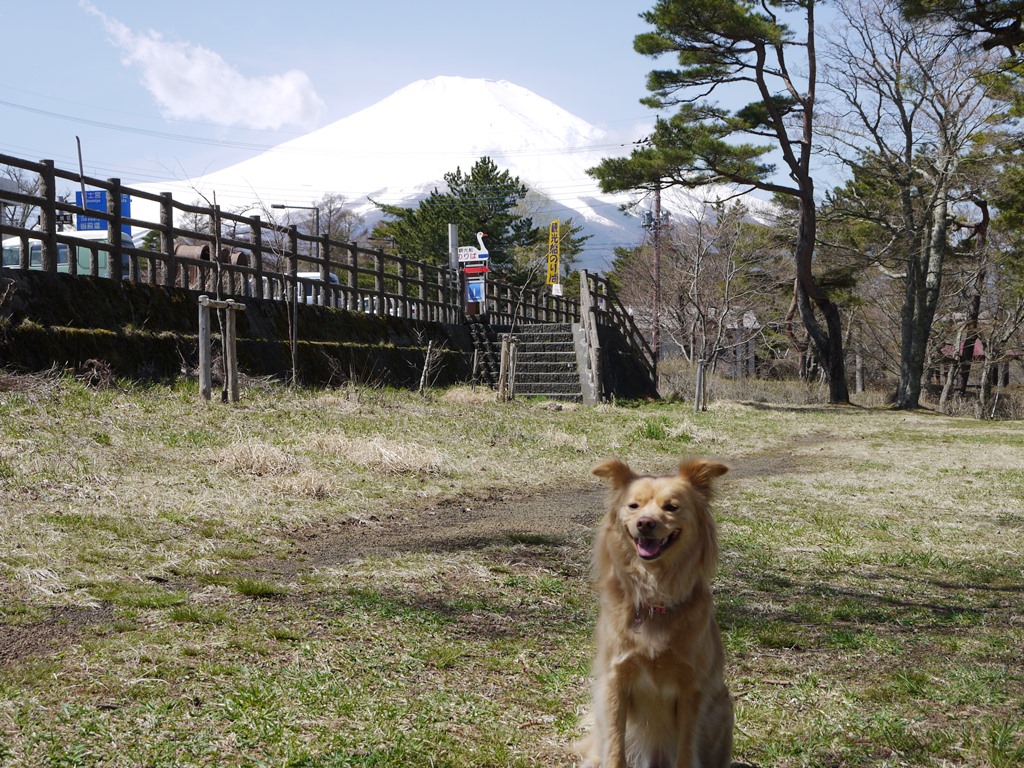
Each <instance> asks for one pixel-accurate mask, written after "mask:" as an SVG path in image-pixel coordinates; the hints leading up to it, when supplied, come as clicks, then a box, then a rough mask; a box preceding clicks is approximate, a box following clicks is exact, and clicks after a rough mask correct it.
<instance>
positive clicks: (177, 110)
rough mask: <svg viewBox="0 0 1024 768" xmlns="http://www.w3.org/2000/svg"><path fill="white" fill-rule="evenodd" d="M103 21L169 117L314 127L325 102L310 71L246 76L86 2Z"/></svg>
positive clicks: (230, 123) (188, 45)
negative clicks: (128, 23) (141, 30)
mask: <svg viewBox="0 0 1024 768" xmlns="http://www.w3.org/2000/svg"><path fill="white" fill-rule="evenodd" d="M80 5H81V6H82V8H84V9H85V10H86V11H88V12H89V13H91V14H93V15H94V16H97V17H98V18H99V19H100V20H101V21H102V23H103V27H104V29H106V31H107V34H108V35H110V40H111V42H112V43H113V44H114V45H115V46H117V47H118V48H119V49H120V50H121V52H122V61H123V63H124V64H125V65H126V66H130V67H133V68H138V70H139V77H140V80H141V82H142V84H143V85H144V86H145V87H146V89H147V90H148V91H149V92H150V93H151V94H152V95H153V98H154V99H156V101H157V103H158V104H159V105H160V110H161V112H162V113H163V114H164V116H165V117H168V118H174V119H182V120H203V121H208V122H212V123H215V124H217V125H225V126H244V127H247V128H261V129H277V128H281V127H283V126H286V125H296V126H301V127H306V128H308V127H312V126H314V125H315V124H316V122H317V118H318V117H319V114H320V111H321V109H323V106H324V103H323V101H322V100H321V99H320V97H319V96H318V95H317V94H316V90H315V89H314V88H313V84H312V83H311V82H310V80H309V77H308V76H307V75H306V73H305V72H301V71H299V70H294V69H292V70H288V71H287V72H283V73H281V74H276V75H269V76H265V77H246V76H245V75H243V74H242V73H241V72H239V71H238V70H237V69H235V68H234V67H232V66H231V65H230V64H228V63H227V62H226V61H224V59H223V58H222V57H221V56H220V54H218V53H217V52H216V51H211V50H209V49H207V48H203V47H202V46H198V45H193V44H191V43H187V42H168V41H166V40H164V39H163V37H162V36H161V35H160V33H159V32H155V31H153V30H148V31H146V32H136V31H134V30H132V29H130V28H128V27H127V26H125V25H124V24H122V23H121V22H119V21H117V20H116V19H111V18H109V17H107V16H105V15H104V14H103V13H102V12H100V11H99V10H98V9H97V8H96V7H95V6H94V5H92V4H91V3H89V2H87V0H81V2H80Z"/></svg>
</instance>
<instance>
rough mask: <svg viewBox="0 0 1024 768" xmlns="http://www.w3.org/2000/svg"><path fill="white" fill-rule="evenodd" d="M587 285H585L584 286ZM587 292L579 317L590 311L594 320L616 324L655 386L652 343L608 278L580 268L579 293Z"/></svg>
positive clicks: (656, 375)
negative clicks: (588, 307)
mask: <svg viewBox="0 0 1024 768" xmlns="http://www.w3.org/2000/svg"><path fill="white" fill-rule="evenodd" d="M584 286H586V287H584ZM583 296H587V299H586V301H587V302H588V303H589V305H590V312H588V313H584V312H583V311H582V308H581V311H580V315H581V317H582V316H583V315H584V314H591V313H592V314H593V316H594V318H595V320H596V322H597V323H603V324H605V325H610V326H612V327H614V328H617V329H618V330H619V332H620V333H621V334H622V336H623V337H624V338H625V340H626V343H627V344H629V345H630V347H632V348H633V350H634V351H635V352H636V353H637V359H638V360H639V361H640V363H641V364H642V365H643V367H644V369H645V371H646V372H647V374H648V376H649V377H650V380H651V383H652V384H653V385H654V386H655V388H657V382H658V360H657V357H656V356H655V354H654V351H653V350H652V349H651V345H650V344H649V343H648V342H647V339H646V338H645V337H644V335H643V333H641V331H640V329H639V328H638V327H637V324H636V321H635V320H634V318H633V315H632V313H630V312H629V310H628V309H627V308H626V306H625V305H624V304H623V303H622V301H621V300H620V299H619V297H618V294H617V293H616V292H615V289H614V288H613V287H612V284H611V281H609V280H608V279H606V278H604V277H601V276H600V275H594V274H589V273H588V272H587V271H586V270H580V297H581V299H582V298H583Z"/></svg>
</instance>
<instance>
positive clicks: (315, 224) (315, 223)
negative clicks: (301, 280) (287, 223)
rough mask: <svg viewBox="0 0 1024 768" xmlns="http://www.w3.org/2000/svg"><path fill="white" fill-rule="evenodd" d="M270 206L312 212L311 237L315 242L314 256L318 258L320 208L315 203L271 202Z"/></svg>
mask: <svg viewBox="0 0 1024 768" xmlns="http://www.w3.org/2000/svg"><path fill="white" fill-rule="evenodd" d="M270 207H271V208H278V209H281V208H292V209H296V210H300V211H312V212H313V239H314V242H315V243H316V258H317V259H319V258H320V209H319V208H318V207H317V206H315V205H285V204H284V203H273V204H272V205H271V206H270Z"/></svg>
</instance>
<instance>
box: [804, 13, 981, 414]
mask: <svg viewBox="0 0 1024 768" xmlns="http://www.w3.org/2000/svg"><path fill="white" fill-rule="evenodd" d="M839 10H840V14H841V16H842V19H843V26H842V29H840V30H839V31H838V32H837V33H836V34H834V35H831V36H830V37H829V43H828V44H827V45H826V46H824V47H823V50H822V56H823V59H824V60H827V61H828V62H829V63H830V64H831V66H830V67H829V75H828V77H827V78H826V81H827V82H828V84H829V85H830V86H831V90H832V92H833V94H835V96H836V98H835V100H834V102H833V107H834V111H833V113H832V115H830V119H829V120H828V126H827V127H822V128H820V129H819V135H822V134H826V135H828V136H829V137H830V138H831V140H832V146H831V151H832V153H833V156H834V157H836V158H837V159H839V161H840V162H842V163H843V164H845V165H846V166H847V167H848V168H849V169H850V170H852V172H853V175H854V181H853V182H852V183H851V184H849V185H848V186H847V187H846V188H844V189H843V190H842V193H841V194H838V195H834V196H833V197H832V200H831V205H830V209H831V213H832V214H833V215H837V214H845V215H847V216H849V217H852V218H855V219H859V220H861V221H863V222H867V223H869V224H871V225H872V226H873V227H874V228H875V232H876V233H878V234H880V235H881V236H882V238H883V242H881V243H879V244H878V245H877V247H875V249H874V251H873V253H872V254H871V258H872V259H873V261H874V262H875V264H876V265H877V266H879V267H880V268H882V269H884V270H886V271H887V273H888V274H890V275H892V276H893V277H896V278H897V279H899V280H900V281H901V282H902V285H903V302H902V310H901V316H900V345H899V346H900V358H899V359H900V364H899V386H898V389H897V394H896V400H895V405H896V406H897V407H899V408H916V407H918V405H919V400H920V394H921V383H922V376H923V374H924V372H925V369H926V364H927V353H928V343H929V335H930V332H931V329H932V324H933V322H934V319H935V313H936V308H937V307H938V304H939V301H940V298H941V296H942V278H943V272H944V267H945V262H946V259H947V255H948V253H949V252H950V250H951V247H952V245H953V243H952V242H951V229H950V225H951V223H952V222H953V220H954V213H955V211H956V209H957V207H958V206H963V205H969V204H970V202H971V200H972V199H974V198H975V195H976V193H975V191H974V188H976V186H977V185H978V183H979V181H978V179H979V174H980V173H981V172H982V170H983V169H984V168H985V166H986V164H987V165H988V166H991V164H992V160H991V157H989V158H987V159H986V158H985V157H983V156H982V155H981V154H980V153H975V149H976V146H977V143H978V140H979V138H980V137H982V136H983V135H985V134H987V133H988V132H990V131H991V130H992V127H993V121H994V119H995V118H996V117H997V116H998V114H999V111H1000V108H1001V105H1000V103H999V102H998V101H997V100H996V99H995V97H994V93H993V87H994V84H995V82H996V81H995V80H994V79H993V78H991V77H988V78H986V75H991V74H992V73H993V72H994V70H995V67H996V64H997V59H996V58H995V57H994V56H991V55H986V54H983V53H979V51H978V50H977V49H976V48H975V47H974V46H972V45H971V44H970V43H969V42H967V41H964V40H962V39H958V38H956V37H952V36H949V35H948V34H944V32H945V31H947V30H943V29H940V28H939V25H937V24H935V23H930V24H929V25H927V26H926V25H924V24H922V23H916V24H915V23H910V22H907V21H905V20H904V19H903V17H902V16H901V15H900V13H899V4H898V2H896V0H882V1H881V2H878V3H876V2H868V1H867V0H852V1H851V2H848V3H845V4H841V5H840V6H839Z"/></svg>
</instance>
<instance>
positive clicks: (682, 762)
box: [675, 693, 705, 768]
mask: <svg viewBox="0 0 1024 768" xmlns="http://www.w3.org/2000/svg"><path fill="white" fill-rule="evenodd" d="M699 713H700V697H699V696H698V695H697V694H696V693H693V694H691V695H689V696H687V695H685V694H684V695H683V696H680V697H679V699H678V700H677V701H676V734H677V739H676V765H675V768H705V767H704V766H702V765H701V764H700V762H699V761H698V759H697V717H698V715H699Z"/></svg>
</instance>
